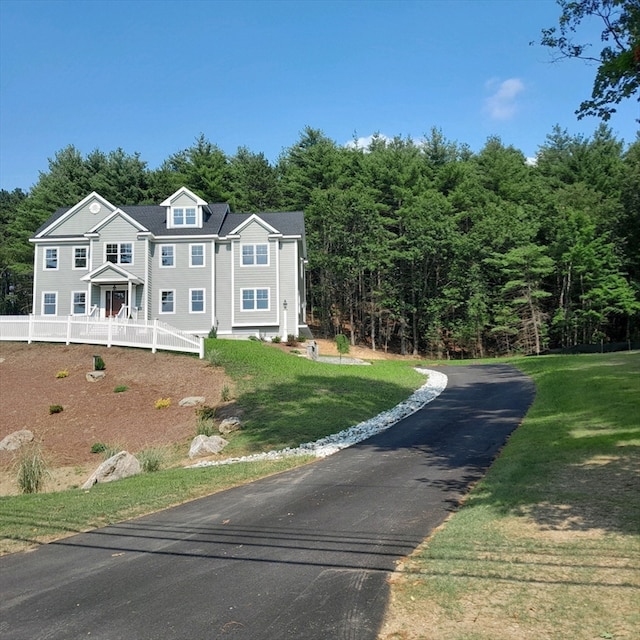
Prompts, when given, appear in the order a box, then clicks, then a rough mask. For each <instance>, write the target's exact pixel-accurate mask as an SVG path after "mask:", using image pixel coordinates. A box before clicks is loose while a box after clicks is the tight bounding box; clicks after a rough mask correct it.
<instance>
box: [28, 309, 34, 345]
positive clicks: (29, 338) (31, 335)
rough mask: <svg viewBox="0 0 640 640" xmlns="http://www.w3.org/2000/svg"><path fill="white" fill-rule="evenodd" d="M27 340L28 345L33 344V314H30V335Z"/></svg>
mask: <svg viewBox="0 0 640 640" xmlns="http://www.w3.org/2000/svg"><path fill="white" fill-rule="evenodd" d="M27 338H28V339H27V344H31V343H32V342H33V313H30V314H29V335H28V336H27Z"/></svg>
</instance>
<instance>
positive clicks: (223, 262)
mask: <svg viewBox="0 0 640 640" xmlns="http://www.w3.org/2000/svg"><path fill="white" fill-rule="evenodd" d="M232 253H233V252H232V248H231V242H222V243H216V247H215V260H216V262H215V280H214V287H215V290H216V306H215V314H216V317H215V321H216V328H217V330H218V335H219V336H221V337H222V336H228V335H229V334H230V333H231V330H232V309H233V296H232V293H231V284H232V281H233V263H232Z"/></svg>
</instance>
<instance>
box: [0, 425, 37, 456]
mask: <svg viewBox="0 0 640 640" xmlns="http://www.w3.org/2000/svg"><path fill="white" fill-rule="evenodd" d="M32 440H33V433H31V431H29V430H28V429H20V431H14V432H13V433H10V434H9V435H8V436H5V437H4V438H3V439H2V441H0V451H15V450H16V449H19V448H20V447H21V446H22V445H23V444H27V443H29V442H31V441H32Z"/></svg>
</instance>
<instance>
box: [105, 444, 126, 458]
mask: <svg viewBox="0 0 640 640" xmlns="http://www.w3.org/2000/svg"><path fill="white" fill-rule="evenodd" d="M124 448H125V447H121V446H119V445H117V444H106V445H105V446H104V450H103V452H102V459H103V460H108V459H109V458H112V457H113V456H115V455H116V453H120V452H121V451H122V450H123V449H124Z"/></svg>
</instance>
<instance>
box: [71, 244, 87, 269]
mask: <svg viewBox="0 0 640 640" xmlns="http://www.w3.org/2000/svg"><path fill="white" fill-rule="evenodd" d="M76 249H84V250H85V251H86V252H87V255H86V256H85V260H86V264H85V266H84V267H76ZM89 251H90V246H89V245H88V244H84V245H77V246H75V247H71V269H72V270H73V271H87V270H88V269H89Z"/></svg>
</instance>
